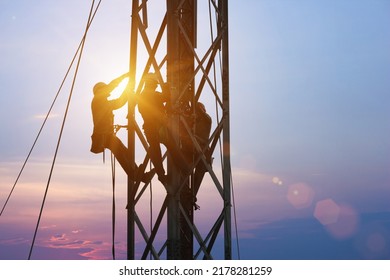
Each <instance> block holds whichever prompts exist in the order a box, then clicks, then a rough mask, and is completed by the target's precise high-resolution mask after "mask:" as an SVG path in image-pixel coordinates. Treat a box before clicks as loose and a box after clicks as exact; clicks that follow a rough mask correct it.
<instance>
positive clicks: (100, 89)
mask: <svg viewBox="0 0 390 280" xmlns="http://www.w3.org/2000/svg"><path fill="white" fill-rule="evenodd" d="M128 75H129V74H128V73H126V74H123V75H121V76H120V77H118V78H116V79H114V80H112V81H111V82H110V83H109V84H105V83H103V82H99V83H97V84H96V85H95V86H94V87H93V94H94V97H93V99H92V103H91V109H92V117H93V125H94V127H93V134H92V136H91V138H92V145H91V152H92V153H95V154H98V153H102V152H103V151H104V149H105V148H108V149H109V150H111V152H112V153H113V154H114V155H115V157H116V158H117V160H118V162H119V164H120V165H121V166H122V168H123V169H124V170H125V172H126V173H127V174H128V175H131V174H134V175H135V176H134V178H130V179H131V180H134V181H138V180H140V181H143V182H147V181H148V180H150V177H151V176H150V175H151V172H148V173H145V174H138V173H139V172H138V170H140V169H139V168H138V167H137V165H136V164H135V163H132V162H131V161H130V160H129V159H128V149H127V148H126V147H125V146H124V145H123V143H122V141H121V140H120V139H119V138H118V137H116V135H115V133H114V114H113V111H114V110H116V109H119V108H121V107H122V106H124V105H125V104H126V103H127V100H128V96H129V94H130V89H129V88H128V87H126V89H125V90H124V91H123V92H122V94H121V96H120V97H119V98H117V99H113V100H108V99H107V98H108V97H109V96H110V94H111V92H112V91H113V90H114V89H115V88H116V87H117V86H118V85H119V84H120V83H121V82H122V80H123V79H125V78H127V77H128ZM131 171H133V172H131Z"/></svg>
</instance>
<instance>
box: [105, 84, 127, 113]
mask: <svg viewBox="0 0 390 280" xmlns="http://www.w3.org/2000/svg"><path fill="white" fill-rule="evenodd" d="M130 94H131V89H130V86H129V84H127V86H126V88H125V90H124V91H123V92H122V94H121V96H119V98H117V99H113V100H110V101H109V102H110V105H111V110H116V109H119V108H121V107H122V106H123V105H125V104H126V103H127V101H128V100H129V97H130Z"/></svg>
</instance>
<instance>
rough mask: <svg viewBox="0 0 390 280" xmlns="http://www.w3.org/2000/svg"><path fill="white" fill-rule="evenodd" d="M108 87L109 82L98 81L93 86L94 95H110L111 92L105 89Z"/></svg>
mask: <svg viewBox="0 0 390 280" xmlns="http://www.w3.org/2000/svg"><path fill="white" fill-rule="evenodd" d="M106 88H107V84H105V83H103V82H99V83H97V84H96V85H95V86H94V87H93V94H94V95H105V96H108V95H109V92H107V91H106V90H105V89H106Z"/></svg>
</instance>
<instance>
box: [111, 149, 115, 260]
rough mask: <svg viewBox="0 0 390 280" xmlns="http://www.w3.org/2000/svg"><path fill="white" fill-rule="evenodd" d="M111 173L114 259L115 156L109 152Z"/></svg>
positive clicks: (113, 256) (113, 252) (113, 255)
mask: <svg viewBox="0 0 390 280" xmlns="http://www.w3.org/2000/svg"><path fill="white" fill-rule="evenodd" d="M111 174H112V259H113V260H115V216H116V215H115V208H116V207H115V156H114V154H113V153H112V152H111Z"/></svg>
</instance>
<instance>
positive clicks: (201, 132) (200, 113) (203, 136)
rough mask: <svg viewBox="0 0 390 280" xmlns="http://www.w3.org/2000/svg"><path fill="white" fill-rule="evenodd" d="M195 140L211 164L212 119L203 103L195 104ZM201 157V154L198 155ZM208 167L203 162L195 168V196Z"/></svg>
mask: <svg viewBox="0 0 390 280" xmlns="http://www.w3.org/2000/svg"><path fill="white" fill-rule="evenodd" d="M195 118H196V119H195V138H196V140H197V141H198V143H199V146H200V148H201V149H202V151H203V152H204V155H205V156H206V162H207V163H208V164H211V151H210V148H209V146H208V141H209V137H210V131H211V122H212V121H211V117H210V115H209V114H207V112H206V107H205V106H204V104H203V103H201V102H196V103H195ZM196 155H197V156H199V155H200V154H199V153H196ZM206 171H207V167H206V165H205V164H204V162H203V161H202V160H200V161H199V163H198V164H197V165H196V167H195V173H194V189H195V194H196V193H197V192H198V190H199V187H200V184H201V183H202V180H203V177H204V174H205V173H206Z"/></svg>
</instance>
